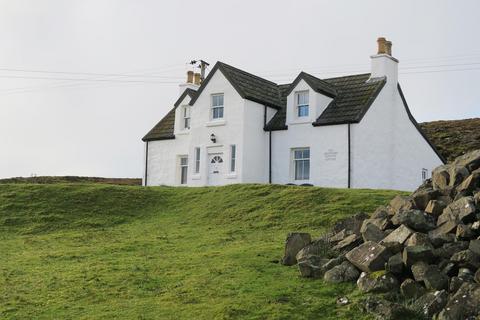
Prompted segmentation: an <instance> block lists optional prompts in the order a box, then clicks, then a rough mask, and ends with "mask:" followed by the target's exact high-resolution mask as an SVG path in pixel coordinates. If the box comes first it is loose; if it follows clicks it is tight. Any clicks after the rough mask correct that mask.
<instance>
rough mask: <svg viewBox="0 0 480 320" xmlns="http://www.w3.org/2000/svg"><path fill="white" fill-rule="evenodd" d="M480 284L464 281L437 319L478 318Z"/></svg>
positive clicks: (458, 319) (461, 319)
mask: <svg viewBox="0 0 480 320" xmlns="http://www.w3.org/2000/svg"><path fill="white" fill-rule="evenodd" d="M479 302H480V285H478V284H476V283H468V282H464V283H463V284H462V285H461V287H460V288H459V289H458V290H457V292H456V293H455V294H454V295H453V296H452V297H451V299H449V301H448V303H447V305H446V306H445V308H444V309H443V310H442V311H441V312H440V314H439V315H438V318H437V319H439V320H464V319H478V318H476V317H477V316H478V315H479V313H480V303H479Z"/></svg>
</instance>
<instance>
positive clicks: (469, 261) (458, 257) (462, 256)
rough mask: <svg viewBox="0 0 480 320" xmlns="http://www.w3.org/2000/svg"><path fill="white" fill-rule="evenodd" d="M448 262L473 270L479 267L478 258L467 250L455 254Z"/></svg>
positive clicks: (479, 259)
mask: <svg viewBox="0 0 480 320" xmlns="http://www.w3.org/2000/svg"><path fill="white" fill-rule="evenodd" d="M450 261H453V262H455V263H456V264H457V265H458V266H460V267H465V268H471V269H475V270H476V269H478V268H479V267H480V256H479V255H478V254H476V253H475V252H473V251H472V250H469V249H467V250H463V251H459V252H456V253H455V254H453V255H452V257H451V258H450Z"/></svg>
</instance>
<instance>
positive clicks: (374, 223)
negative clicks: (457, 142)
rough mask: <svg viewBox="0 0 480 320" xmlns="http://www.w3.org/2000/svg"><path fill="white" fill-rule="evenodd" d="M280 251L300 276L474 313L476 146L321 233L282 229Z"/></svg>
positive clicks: (444, 314) (478, 214) (478, 202)
mask: <svg viewBox="0 0 480 320" xmlns="http://www.w3.org/2000/svg"><path fill="white" fill-rule="evenodd" d="M285 252H286V255H285V258H284V260H283V261H284V262H285V264H287V265H293V264H295V263H297V264H298V268H299V271H300V274H301V276H304V277H312V278H320V277H323V278H324V280H325V281H327V282H332V283H339V282H348V281H356V283H357V286H358V288H359V290H361V291H362V292H365V293H388V294H389V295H391V294H392V293H398V295H401V296H402V297H403V298H404V299H405V300H407V299H414V302H413V306H414V307H415V308H417V311H420V312H421V313H422V314H423V315H424V316H426V317H428V318H434V319H442V320H443V319H459V320H460V319H470V318H472V319H474V318H475V317H477V316H480V150H476V151H473V152H470V153H468V154H466V155H463V156H461V157H459V158H457V159H456V160H455V161H454V162H452V163H450V164H447V165H442V166H440V167H438V168H436V169H435V170H434V171H433V172H432V179H429V180H427V181H425V182H424V183H423V184H422V185H421V186H420V187H419V188H418V189H417V190H416V191H415V192H413V193H412V194H411V195H410V196H397V197H395V198H394V199H393V200H392V201H391V202H390V204H389V205H388V206H382V207H379V208H377V209H376V210H375V212H373V214H372V215H371V216H368V215H366V214H363V213H360V214H356V215H354V216H352V217H350V218H348V219H346V220H344V221H341V222H340V223H338V224H337V225H335V226H334V228H333V230H332V233H331V234H329V235H327V236H325V237H324V238H322V239H318V240H313V241H312V240H311V237H310V235H309V234H295V233H292V234H290V235H289V238H288V239H287V243H286V249H285ZM379 299H380V298H379ZM380 307H381V308H382V312H380V313H379V312H378V309H379V308H380ZM389 307H391V308H395V310H394V311H392V310H393V309H392V310H387V311H385V310H384V309H385V308H389ZM401 308H402V306H401V305H398V304H395V303H387V302H383V303H382V302H381V300H376V301H375V303H371V302H370V304H369V305H368V306H367V308H366V309H367V310H377V313H378V314H392V315H393V314H397V313H398V314H401V313H402V312H399V310H400V309H401ZM391 317H392V318H394V316H391ZM384 318H385V316H382V319H384Z"/></svg>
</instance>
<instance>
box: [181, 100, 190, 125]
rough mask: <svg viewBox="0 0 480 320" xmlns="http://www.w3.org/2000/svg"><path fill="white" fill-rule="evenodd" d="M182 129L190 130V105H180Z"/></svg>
mask: <svg viewBox="0 0 480 320" xmlns="http://www.w3.org/2000/svg"><path fill="white" fill-rule="evenodd" d="M181 110H182V129H183V130H190V126H191V112H192V110H191V106H189V105H183V106H182V109H181Z"/></svg>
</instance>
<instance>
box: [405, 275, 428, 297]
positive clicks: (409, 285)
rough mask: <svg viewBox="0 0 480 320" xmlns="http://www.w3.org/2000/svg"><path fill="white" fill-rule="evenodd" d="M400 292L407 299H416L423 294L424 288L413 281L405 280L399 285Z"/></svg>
mask: <svg viewBox="0 0 480 320" xmlns="http://www.w3.org/2000/svg"><path fill="white" fill-rule="evenodd" d="M400 292H401V293H402V295H403V296H404V297H405V298H407V299H417V298H419V297H421V296H423V295H424V294H425V288H424V287H423V286H422V285H421V284H420V283H418V282H416V281H415V280H413V279H410V278H407V279H405V280H404V281H403V282H402V284H401V285H400Z"/></svg>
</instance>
